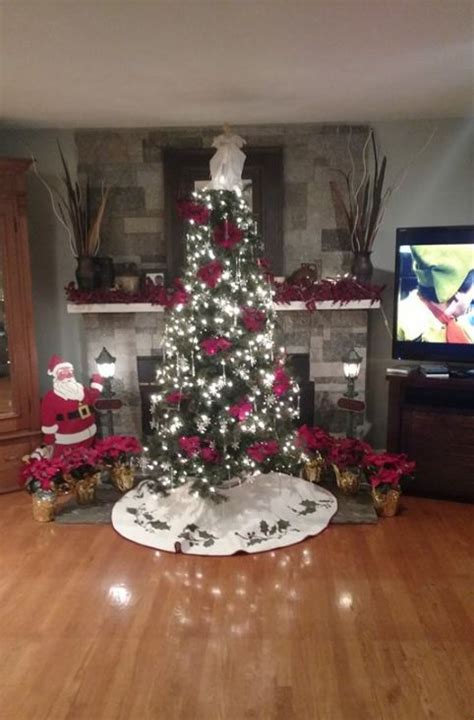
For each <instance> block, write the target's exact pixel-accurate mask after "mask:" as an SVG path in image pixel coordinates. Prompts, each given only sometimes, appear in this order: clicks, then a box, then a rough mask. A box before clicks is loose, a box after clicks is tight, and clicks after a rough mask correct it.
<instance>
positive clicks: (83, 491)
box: [74, 473, 98, 505]
mask: <svg viewBox="0 0 474 720" xmlns="http://www.w3.org/2000/svg"><path fill="white" fill-rule="evenodd" d="M97 480H98V474H97V473H95V474H94V475H87V476H86V477H85V478H82V480H77V481H76V484H75V486H74V490H75V493H76V501H77V504H78V505H92V503H93V502H94V501H95V489H96V486H97Z"/></svg>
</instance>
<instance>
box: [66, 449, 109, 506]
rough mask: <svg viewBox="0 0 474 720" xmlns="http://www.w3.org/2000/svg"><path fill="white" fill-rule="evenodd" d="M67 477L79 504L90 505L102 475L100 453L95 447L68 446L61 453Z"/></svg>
mask: <svg viewBox="0 0 474 720" xmlns="http://www.w3.org/2000/svg"><path fill="white" fill-rule="evenodd" d="M61 460H62V462H63V465H64V471H65V477H66V481H67V482H68V484H69V485H70V486H71V487H72V488H74V491H75V493H76V500H77V503H78V505H90V504H91V503H93V502H94V500H95V491H96V487H97V483H98V481H99V477H100V455H99V453H98V452H97V450H96V449H95V448H93V447H78V448H66V449H65V450H64V453H63V454H62V455H61Z"/></svg>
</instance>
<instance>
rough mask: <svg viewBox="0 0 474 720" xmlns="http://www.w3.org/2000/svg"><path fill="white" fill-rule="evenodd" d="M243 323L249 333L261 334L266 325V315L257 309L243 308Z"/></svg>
mask: <svg viewBox="0 0 474 720" xmlns="http://www.w3.org/2000/svg"><path fill="white" fill-rule="evenodd" d="M241 310H242V322H243V324H244V326H245V328H246V329H247V330H249V332H259V331H260V330H261V329H262V328H263V326H264V325H265V321H266V315H265V313H264V312H262V311H261V310H257V309H256V308H250V307H243V308H241Z"/></svg>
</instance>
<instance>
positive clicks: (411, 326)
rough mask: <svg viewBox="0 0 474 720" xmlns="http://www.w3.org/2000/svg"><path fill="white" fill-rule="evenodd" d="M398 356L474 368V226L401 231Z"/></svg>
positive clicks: (397, 276)
mask: <svg viewBox="0 0 474 720" xmlns="http://www.w3.org/2000/svg"><path fill="white" fill-rule="evenodd" d="M394 308H395V312H394V328H393V329H394V332H393V357H394V358H399V359H405V360H430V361H433V360H434V361H444V362H448V361H451V362H461V363H472V364H474V226H454V227H433V228H399V229H398V230H397V245H396V263H395V303H394Z"/></svg>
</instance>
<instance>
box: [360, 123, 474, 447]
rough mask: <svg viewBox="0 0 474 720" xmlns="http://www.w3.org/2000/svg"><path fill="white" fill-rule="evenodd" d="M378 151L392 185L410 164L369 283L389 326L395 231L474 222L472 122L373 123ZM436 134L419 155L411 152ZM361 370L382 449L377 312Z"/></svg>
mask: <svg viewBox="0 0 474 720" xmlns="http://www.w3.org/2000/svg"><path fill="white" fill-rule="evenodd" d="M373 127H374V129H375V132H376V136H377V141H378V143H379V146H380V148H381V150H382V151H383V152H384V153H385V154H386V155H387V163H388V181H389V183H391V182H393V181H394V179H395V178H396V177H397V176H398V174H399V173H400V171H402V170H403V169H404V168H405V167H406V166H407V165H408V164H409V163H410V162H411V161H412V160H413V159H414V162H413V165H411V167H410V169H409V172H408V175H407V176H406V177H405V180H404V182H403V184H402V185H401V187H400V189H399V190H398V191H397V192H396V193H395V194H394V195H393V196H392V198H391V200H390V203H389V205H388V207H387V211H386V214H385V217H384V221H383V225H382V227H381V229H380V231H379V234H378V236H377V238H376V241H375V250H374V254H373V261H374V265H375V268H376V270H375V277H374V279H375V280H378V281H381V282H383V283H387V286H388V287H387V290H386V291H385V295H384V308H385V312H386V314H387V317H388V321H389V325H390V327H391V323H392V312H393V277H394V268H395V236H396V230H397V227H410V226H411V227H416V226H429V225H470V224H473V223H474V196H473V190H474V120H473V119H470V120H441V121H419V122H415V121H410V122H400V121H399V122H391V123H375V124H374V125H373ZM433 128H436V134H435V136H434V138H433V140H432V141H431V143H430V145H429V146H428V147H427V149H426V150H425V151H424V152H423V154H422V155H421V156H420V157H418V158H415V156H416V154H417V152H418V151H419V150H420V149H421V148H422V147H423V145H424V144H425V142H426V140H427V139H428V138H429V136H430V134H431V131H432V130H433ZM368 358H369V362H368V369H367V397H368V401H369V408H368V412H369V416H370V419H371V421H372V423H373V430H372V434H371V440H372V442H373V444H374V445H375V446H376V447H384V445H385V437H386V421H387V389H388V388H387V382H386V380H385V370H386V368H387V367H389V366H390V365H391V364H393V361H392V360H391V339H390V337H389V334H388V332H387V329H386V328H385V326H384V323H383V320H382V317H381V315H380V314H379V313H370V320H369V349H368Z"/></svg>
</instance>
